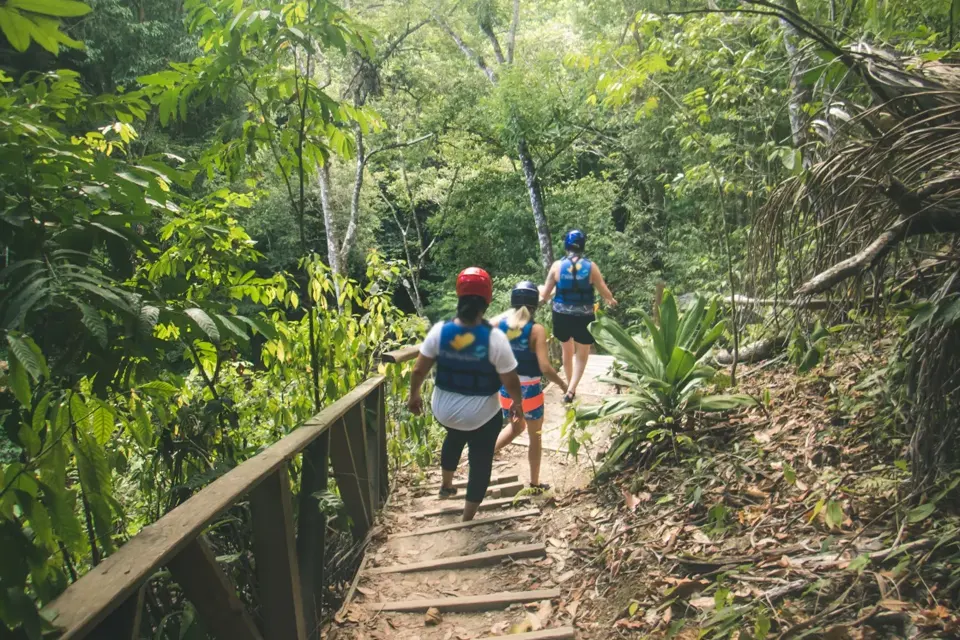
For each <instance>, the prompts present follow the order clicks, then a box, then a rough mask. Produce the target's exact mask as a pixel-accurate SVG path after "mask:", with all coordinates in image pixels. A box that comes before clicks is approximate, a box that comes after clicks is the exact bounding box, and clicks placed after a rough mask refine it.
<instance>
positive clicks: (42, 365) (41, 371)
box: [7, 333, 50, 381]
mask: <svg viewBox="0 0 960 640" xmlns="http://www.w3.org/2000/svg"><path fill="white" fill-rule="evenodd" d="M7 344H9V345H10V350H11V351H13V353H14V355H15V356H16V357H17V360H18V361H19V362H20V364H22V365H23V367H24V368H25V369H26V370H27V371H29V372H30V375H31V376H33V379H34V380H36V381H39V380H40V378H42V377H50V370H49V369H47V361H46V359H45V358H44V357H43V354H42V353H41V352H40V348H39V347H38V346H37V343H35V342H34V341H33V338H31V337H30V336H27V335H19V334H14V333H8V334H7Z"/></svg>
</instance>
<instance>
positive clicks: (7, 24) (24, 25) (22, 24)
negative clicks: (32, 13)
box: [0, 6, 33, 51]
mask: <svg viewBox="0 0 960 640" xmlns="http://www.w3.org/2000/svg"><path fill="white" fill-rule="evenodd" d="M0 31H3V35H5V36H6V37H7V42H9V43H10V45H11V46H12V47H13V48H14V49H16V50H17V51H26V50H27V47H29V46H30V32H31V31H33V23H31V22H30V21H29V20H27V19H26V18H24V17H23V16H22V15H20V12H19V11H17V10H15V9H11V8H7V7H5V6H0Z"/></svg>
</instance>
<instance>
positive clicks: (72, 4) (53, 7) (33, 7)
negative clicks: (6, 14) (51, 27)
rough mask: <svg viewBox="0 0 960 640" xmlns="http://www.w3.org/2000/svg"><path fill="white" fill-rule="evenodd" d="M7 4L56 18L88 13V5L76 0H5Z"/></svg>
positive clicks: (73, 16)
mask: <svg viewBox="0 0 960 640" xmlns="http://www.w3.org/2000/svg"><path fill="white" fill-rule="evenodd" d="M7 6H10V7H17V8H18V9H24V10H26V11H31V12H33V13H40V14H43V15H47V16H56V17H58V18H76V17H79V16H85V15H87V14H88V13H90V7H88V6H87V5H85V4H84V3H82V2H77V1H76V0H7Z"/></svg>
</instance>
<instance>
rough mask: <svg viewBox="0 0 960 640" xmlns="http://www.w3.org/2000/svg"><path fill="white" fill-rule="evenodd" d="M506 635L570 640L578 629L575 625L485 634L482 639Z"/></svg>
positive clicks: (520, 638)
mask: <svg viewBox="0 0 960 640" xmlns="http://www.w3.org/2000/svg"><path fill="white" fill-rule="evenodd" d="M504 637H508V638H509V639H510V640H570V639H571V638H576V637H577V631H576V629H574V628H573V627H557V628H556V629H541V630H540V631H528V632H527V633H514V634H511V635H510V636H484V637H483V638H480V640H494V638H500V640H503V638H504Z"/></svg>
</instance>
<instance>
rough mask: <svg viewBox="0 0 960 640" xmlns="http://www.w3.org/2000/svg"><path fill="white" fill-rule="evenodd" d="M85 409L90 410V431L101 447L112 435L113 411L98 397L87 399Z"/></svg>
mask: <svg viewBox="0 0 960 640" xmlns="http://www.w3.org/2000/svg"><path fill="white" fill-rule="evenodd" d="M87 409H88V410H89V411H90V430H91V433H92V434H93V437H94V438H96V439H97V444H99V445H100V446H101V447H102V446H103V445H105V444H107V443H108V442H109V441H110V438H111V437H112V436H113V429H114V426H115V423H114V416H113V412H112V410H111V409H110V408H108V407H107V405H105V404H104V403H103V402H102V401H101V400H99V399H93V400H90V401H88V403H87Z"/></svg>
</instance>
